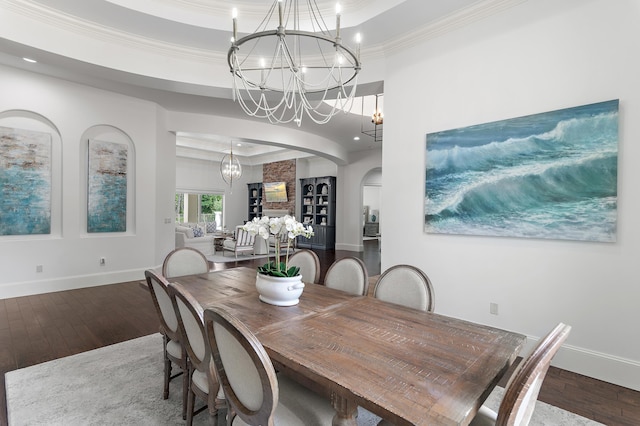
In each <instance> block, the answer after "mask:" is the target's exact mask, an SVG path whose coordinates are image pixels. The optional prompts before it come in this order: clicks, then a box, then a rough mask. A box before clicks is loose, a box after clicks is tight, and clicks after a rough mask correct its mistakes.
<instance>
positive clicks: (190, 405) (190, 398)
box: [187, 363, 196, 426]
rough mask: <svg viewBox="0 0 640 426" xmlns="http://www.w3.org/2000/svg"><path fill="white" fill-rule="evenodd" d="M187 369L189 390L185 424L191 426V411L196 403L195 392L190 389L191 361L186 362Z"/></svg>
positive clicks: (191, 384)
mask: <svg viewBox="0 0 640 426" xmlns="http://www.w3.org/2000/svg"><path fill="white" fill-rule="evenodd" d="M187 370H188V371H189V392H188V396H187V426H192V425H193V411H194V408H195V407H194V406H195V403H196V394H195V393H194V392H193V389H191V387H192V386H193V379H192V375H193V371H191V370H192V368H191V363H189V364H187Z"/></svg>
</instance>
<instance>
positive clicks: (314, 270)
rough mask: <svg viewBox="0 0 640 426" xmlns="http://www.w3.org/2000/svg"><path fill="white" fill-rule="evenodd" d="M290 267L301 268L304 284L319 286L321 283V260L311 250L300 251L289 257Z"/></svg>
mask: <svg viewBox="0 0 640 426" xmlns="http://www.w3.org/2000/svg"><path fill="white" fill-rule="evenodd" d="M288 265H289V267H291V266H297V267H298V268H300V274H301V275H302V282H304V283H314V284H317V283H318V281H320V259H319V258H318V255H317V254H315V252H313V251H311V250H306V249H304V250H298V251H297V252H295V253H293V254H292V255H290V256H289V264H288Z"/></svg>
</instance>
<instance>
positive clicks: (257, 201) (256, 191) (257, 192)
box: [247, 183, 262, 220]
mask: <svg viewBox="0 0 640 426" xmlns="http://www.w3.org/2000/svg"><path fill="white" fill-rule="evenodd" d="M247 190H248V191H247V192H248V198H249V207H248V211H247V220H253V218H254V217H261V216H262V183H248V184H247Z"/></svg>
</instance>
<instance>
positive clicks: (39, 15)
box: [3, 0, 227, 63]
mask: <svg viewBox="0 0 640 426" xmlns="http://www.w3.org/2000/svg"><path fill="white" fill-rule="evenodd" d="M3 8H4V9H8V10H10V11H12V12H14V13H17V14H19V15H22V16H24V17H26V18H28V19H31V20H34V21H36V22H39V23H41V24H44V25H48V26H51V27H54V28H56V29H60V30H64V31H68V32H69V33H72V34H74V35H77V36H79V37H86V38H88V39H93V40H98V41H101V42H106V43H112V44H115V45H118V46H121V47H123V48H127V49H131V48H136V49H140V50H144V51H145V52H152V53H155V54H158V55H163V56H169V57H173V58H176V59H186V60H189V61H196V62H202V63H210V62H212V61H226V58H227V55H226V52H217V51H212V50H206V49H199V48H194V47H190V46H185V45H179V44H175V43H169V42H163V41H158V40H156V39H151V38H148V37H144V36H140V35H137V34H132V33H128V32H124V31H120V30H116V29H114V28H111V27H107V26H105V25H100V24H98V23H95V22H90V21H87V20H84V19H78V18H77V17H75V16H72V15H69V14H66V13H64V12H61V11H59V10H57V9H54V8H51V7H48V6H45V5H42V4H40V3H37V2H34V1H30V0H4V1H3ZM36 47H37V46H36Z"/></svg>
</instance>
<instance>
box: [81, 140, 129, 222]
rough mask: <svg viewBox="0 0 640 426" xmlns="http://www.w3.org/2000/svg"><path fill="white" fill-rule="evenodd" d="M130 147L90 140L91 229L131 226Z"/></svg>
mask: <svg viewBox="0 0 640 426" xmlns="http://www.w3.org/2000/svg"><path fill="white" fill-rule="evenodd" d="M127 149H128V147H127V145H123V144H119V143H113V142H103V141H98V140H90V141H89V176H88V194H87V199H88V209H87V210H88V212H87V232H90V233H92V232H125V231H126V230H127V153H128V151H127Z"/></svg>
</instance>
